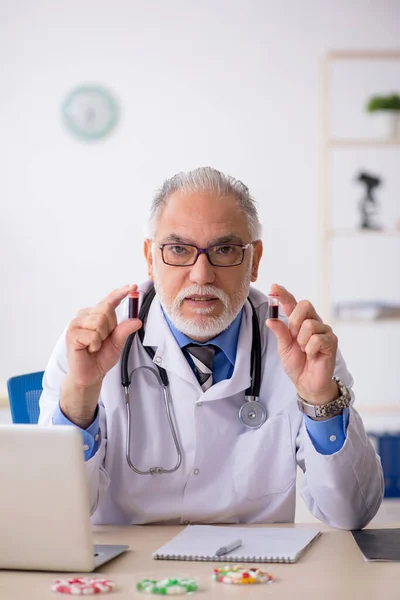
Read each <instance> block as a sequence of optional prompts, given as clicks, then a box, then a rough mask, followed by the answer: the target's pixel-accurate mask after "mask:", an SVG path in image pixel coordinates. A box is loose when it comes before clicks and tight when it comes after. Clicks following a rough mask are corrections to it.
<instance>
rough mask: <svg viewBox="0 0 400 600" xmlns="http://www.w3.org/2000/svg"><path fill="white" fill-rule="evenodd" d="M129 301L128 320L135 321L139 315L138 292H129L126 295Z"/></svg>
mask: <svg viewBox="0 0 400 600" xmlns="http://www.w3.org/2000/svg"><path fill="white" fill-rule="evenodd" d="M128 299H129V308H128V311H129V318H130V319H137V318H138V314H139V292H131V293H130V294H129V295H128Z"/></svg>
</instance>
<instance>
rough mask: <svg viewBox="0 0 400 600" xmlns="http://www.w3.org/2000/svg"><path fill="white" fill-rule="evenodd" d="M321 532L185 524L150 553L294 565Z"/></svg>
mask: <svg viewBox="0 0 400 600" xmlns="http://www.w3.org/2000/svg"><path fill="white" fill-rule="evenodd" d="M320 535H321V532H320V531H319V530H318V529H312V528H304V529H302V528H283V527H219V526H216V525H188V526H187V527H186V528H185V529H183V530H182V531H181V532H180V533H178V535H177V536H175V537H174V538H173V539H172V540H171V541H169V542H168V543H167V544H165V545H164V546H161V548H159V549H158V550H156V552H154V553H153V558H154V559H165V560H199V561H213V562H214V561H219V562H225V563H226V562H231V561H233V562H240V563H245V562H253V563H258V562H260V563H261V562H287V563H294V562H296V561H297V560H298V559H299V558H300V556H301V555H302V554H303V553H304V552H305V551H306V550H307V548H309V546H310V545H311V544H312V542H313V541H315V540H316V539H317V538H318V537H319V536H320ZM238 538H239V539H240V540H241V541H242V544H241V546H240V547H239V548H237V549H236V550H233V551H232V552H231V553H228V554H224V555H222V556H217V555H216V551H217V550H218V549H219V548H221V547H222V546H226V545H227V544H229V543H230V542H232V541H233V540H236V539H238Z"/></svg>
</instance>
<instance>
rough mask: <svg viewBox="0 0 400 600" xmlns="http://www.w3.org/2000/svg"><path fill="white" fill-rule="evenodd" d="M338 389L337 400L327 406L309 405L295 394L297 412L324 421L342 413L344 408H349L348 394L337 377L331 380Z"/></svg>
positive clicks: (349, 397)
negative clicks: (299, 411)
mask: <svg viewBox="0 0 400 600" xmlns="http://www.w3.org/2000/svg"><path fill="white" fill-rule="evenodd" d="M332 379H333V380H334V381H335V382H336V383H337V386H338V388H339V398H336V400H332V402H328V403H327V404H309V403H308V402H306V401H305V400H303V398H301V397H300V396H299V395H298V394H297V406H298V407H299V410H301V412H303V413H304V414H305V415H307V416H308V417H311V418H312V419H317V420H318V419H326V418H328V419H329V418H331V417H336V416H337V415H340V414H341V413H342V412H343V409H344V408H347V407H348V406H350V402H351V396H350V392H349V390H348V389H347V387H346V386H345V385H344V383H343V382H342V381H341V380H340V379H338V378H337V377H333V378H332Z"/></svg>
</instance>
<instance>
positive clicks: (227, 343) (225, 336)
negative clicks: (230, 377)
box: [163, 309, 243, 366]
mask: <svg viewBox="0 0 400 600" xmlns="http://www.w3.org/2000/svg"><path fill="white" fill-rule="evenodd" d="M163 313H164V317H165V319H166V321H167V323H168V325H169V328H170V330H171V331H172V334H173V336H174V338H175V339H176V341H177V343H178V345H179V347H180V348H184V347H185V346H186V345H187V344H193V342H194V340H192V339H191V338H189V337H187V336H186V335H185V334H184V333H182V332H181V331H179V329H177V328H176V327H175V326H174V325H173V324H172V323H171V321H170V320H169V318H168V316H167V315H166V314H165V311H164V309H163ZM242 313H243V309H242V310H241V311H240V312H239V314H238V315H237V317H236V318H235V319H234V320H233V321H232V323H231V324H230V325H229V327H227V329H225V330H224V331H222V332H221V333H220V334H218V335H217V336H216V337H215V338H213V339H212V340H209V341H208V342H204V343H201V342H195V343H196V344H198V345H199V346H207V344H213V345H214V346H217V347H218V348H220V349H221V350H222V351H223V352H224V354H225V356H226V357H227V358H228V360H229V362H230V363H231V364H232V365H233V366H234V365H235V360H236V351H237V344H238V338H239V330H240V324H241V322H242Z"/></svg>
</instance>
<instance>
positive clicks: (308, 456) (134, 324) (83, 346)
mask: <svg viewBox="0 0 400 600" xmlns="http://www.w3.org/2000/svg"><path fill="white" fill-rule="evenodd" d="M150 230H151V237H149V239H147V240H146V241H145V246H144V249H145V256H146V260H147V264H148V274H149V281H148V282H146V283H145V284H143V285H140V286H139V287H137V286H136V285H130V286H124V287H121V288H120V289H117V290H115V291H113V292H111V293H110V294H109V295H108V296H107V297H106V298H104V300H103V301H101V302H99V303H98V304H97V305H96V306H93V307H91V308H87V309H84V310H82V311H80V312H79V313H78V315H77V316H76V318H75V319H73V320H72V321H71V323H70V325H69V327H68V328H67V330H66V333H65V334H64V335H63V336H62V338H61V339H60V341H59V342H58V344H57V345H56V348H55V350H54V352H53V354H52V356H51V358H50V361H49V363H48V366H47V369H46V373H45V376H44V391H43V394H42V397H41V413H40V421H39V422H40V423H42V424H53V425H63V424H74V425H75V426H76V427H79V428H80V430H81V431H82V438H83V449H84V454H85V460H86V467H87V475H88V481H89V488H90V496H91V503H92V522H93V523H97V524H98V523H106V524H142V523H278V522H279V523H285V522H293V521H294V515H295V486H296V467H297V465H299V466H300V467H301V469H302V470H303V471H304V473H305V476H304V478H303V485H302V496H303V498H304V501H305V503H306V505H307V506H308V508H309V510H310V511H311V513H312V514H313V515H315V516H316V517H318V518H319V519H321V521H323V522H325V523H327V524H328V525H331V526H333V527H340V528H345V529H353V528H356V529H357V528H361V527H364V526H365V525H366V524H367V523H368V522H369V521H370V520H371V519H372V518H373V516H374V515H375V514H376V512H377V510H378V508H379V506H380V503H381V500H382V496H383V478H382V470H381V465H380V462H379V459H378V457H377V455H376V453H375V451H374V449H373V447H372V445H371V443H370V441H369V440H368V438H367V435H366V432H365V429H364V426H363V423H362V421H361V418H360V416H359V414H358V413H357V411H356V410H355V408H354V406H353V401H354V396H353V392H352V390H351V387H352V383H353V382H352V378H351V375H350V374H349V372H348V370H347V368H346V364H345V362H344V360H343V358H342V357H341V355H340V353H339V352H338V348H337V338H336V336H335V335H334V333H333V332H332V330H331V328H330V327H329V326H328V325H326V324H325V323H323V322H322V320H321V319H320V317H319V316H318V314H317V313H316V311H315V309H314V307H313V306H312V305H311V304H310V302H308V301H306V300H302V301H300V302H297V301H296V299H295V298H294V296H293V295H292V294H291V293H290V292H289V291H287V290H286V289H285V288H284V287H281V286H279V285H276V284H274V285H273V286H272V289H271V290H270V291H271V292H272V293H274V294H276V295H277V296H278V298H279V302H280V307H281V311H283V312H284V313H285V315H286V316H287V320H286V321H285V322H284V321H283V320H278V321H275V320H271V319H267V316H268V314H267V307H268V304H267V297H266V295H265V293H263V292H261V291H258V290H257V289H255V288H253V287H251V286H250V283H251V282H254V281H256V279H257V271H258V266H259V263H260V259H261V255H262V243H261V240H260V237H261V227H260V223H259V220H258V215H257V210H256V207H255V203H254V201H253V199H252V198H251V196H250V194H249V190H248V188H247V187H246V186H245V185H244V184H243V183H241V182H240V181H238V180H235V179H234V178H233V177H230V176H225V175H224V174H222V173H220V172H219V171H216V170H214V169H211V168H208V167H207V168H200V169H196V170H195V171H191V172H188V173H180V174H178V175H176V176H174V177H173V178H171V179H170V180H167V181H166V182H165V183H164V185H163V187H162V188H161V190H160V191H159V192H158V193H157V196H156V197H155V199H154V201H153V205H152V211H151V219H150ZM153 284H154V288H155V291H156V295H155V298H154V299H153V301H152V303H151V305H150V308H149V312H148V314H147V316H146V318H145V319H143V323H142V322H141V321H139V320H138V319H128V302H127V296H128V294H129V292H132V291H134V290H136V289H138V290H139V292H140V299H141V300H142V299H143V297H144V295H145V294H146V293H147V292H148V291H149V290H150V289H151V288H152V286H153ZM248 296H249V298H250V299H251V301H252V303H253V305H254V307H255V311H256V314H257V317H258V321H259V328H260V333H261V345H262V365H261V366H262V369H261V371H262V372H261V389H260V398H259V402H260V403H261V404H262V406H263V407H264V409H265V412H266V420H265V422H264V423H263V424H262V425H261V426H260V427H258V428H248V427H246V426H245V425H243V423H242V422H241V421H240V420H239V411H240V408H241V407H242V405H243V403H244V401H245V399H244V396H245V390H246V389H247V388H248V386H249V385H250V354H251V346H252V308H251V305H250V302H249V301H248V299H247V297H248ZM141 327H143V328H144V330H145V333H144V339H143V344H142V343H141V342H140V340H139V339H138V335H136V336H135V338H134V342H133V344H132V349H131V353H130V357H129V372H131V373H132V383H131V386H130V407H131V415H132V420H131V432H130V439H129V452H130V459H131V462H132V464H133V465H134V467H135V468H136V469H137V470H139V471H146V470H148V469H149V468H151V467H154V466H162V467H163V468H164V469H165V470H167V471H171V472H168V473H163V474H154V475H152V474H147V475H143V474H139V473H137V472H135V471H134V470H132V468H131V467H130V466H129V465H128V462H127V460H126V455H125V444H126V436H127V416H126V407H125V399H124V389H123V387H122V385H121V374H120V360H121V353H122V350H123V347H124V343H125V341H126V339H127V337H128V335H129V334H131V333H132V332H135V331H137V330H138V329H139V328H141ZM146 347H150V348H151V349H153V352H154V357H153V359H151V358H150V356H149V355H148V353H147V352H146ZM199 349H200V350H199ZM157 365H158V366H162V367H163V368H164V369H165V370H166V372H167V375H168V378H169V394H170V405H171V417H172V422H173V427H174V431H175V432H176V437H177V441H178V445H179V448H180V453H181V461H180V460H179V453H177V448H176V444H175V443H174V438H173V435H172V432H171V429H170V426H169V423H168V419H167V414H166V410H165V404H164V401H163V392H162V387H161V385H160V381H159V378H158V377H157ZM144 367H147V368H144ZM334 377H335V378H336V379H334ZM312 415H314V416H312ZM316 415H317V416H316ZM177 465H178V467H177ZM176 467H177V468H176Z"/></svg>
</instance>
